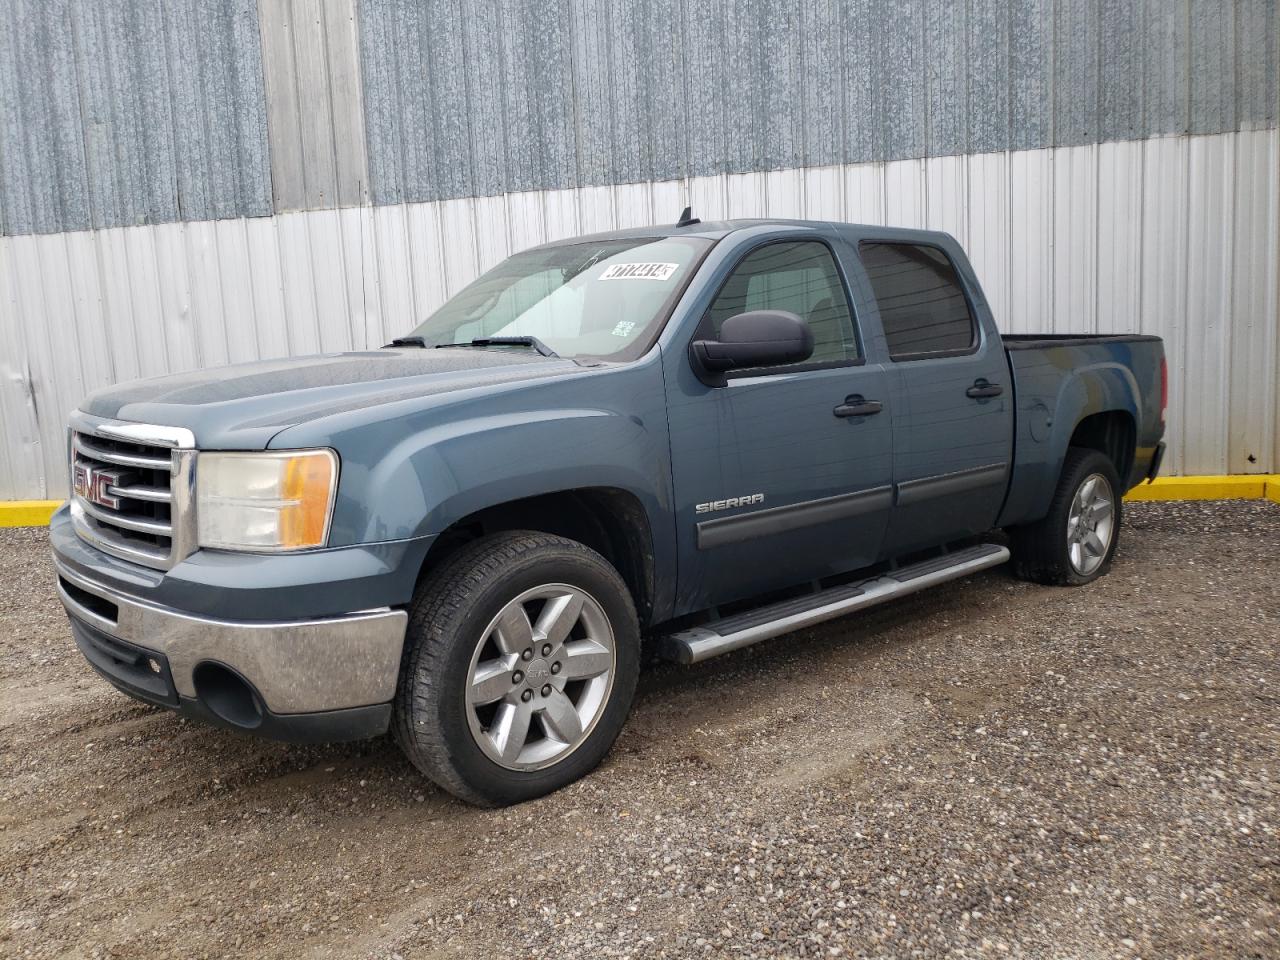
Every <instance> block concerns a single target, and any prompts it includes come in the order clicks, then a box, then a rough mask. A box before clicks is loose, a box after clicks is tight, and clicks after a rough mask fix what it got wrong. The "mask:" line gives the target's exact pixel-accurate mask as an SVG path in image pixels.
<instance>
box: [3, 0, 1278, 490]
mask: <svg viewBox="0 0 1280 960" xmlns="http://www.w3.org/2000/svg"><path fill="white" fill-rule="evenodd" d="M1278 63H1280V21H1278V18H1277V0H1234V2H1233V0H1127V2H1126V0H966V2H964V3H959V2H950V0H904V2H902V3H881V2H876V0H847V2H841V0H704V2H700V3H692V2H689V0H653V2H651V3H642V4H618V3H613V2H606V0H485V2H479V3H464V2H462V0H427V2H423V3H418V2H412V0H226V2H214V0H48V2H36V0H0V425H2V426H3V431H4V433H3V443H0V499H8V498H25V497H41V496H45V495H46V494H47V495H49V496H59V495H60V494H61V492H62V490H63V489H64V487H65V466H64V464H63V451H62V424H63V422H64V420H65V417H66V414H67V412H68V411H69V410H70V409H71V407H72V406H73V405H74V404H75V403H76V402H78V401H79V399H80V398H81V397H82V396H83V395H84V394H85V393H86V392H88V391H90V390H93V389H96V388H98V387H100V386H103V385H106V384H109V383H113V382H118V381H121V380H127V379H131V378H134V377H139V376H150V375H155V374H160V373H165V372H168V371H173V370H182V369H189V368H192V367H196V366H208V365H213V364H218V363H223V362H227V361H236V360H242V359H251V358H256V357H265V356H280V355H285V354H290V353H292V354H298V353H304V352H308V351H315V350H326V351H328V350H341V349H347V348H349V347H353V346H354V347H364V346H373V345H377V344H379V343H382V342H384V341H385V340H386V339H387V338H388V337H389V336H391V335H394V334H395V333H398V332H401V331H403V330H405V329H407V328H408V327H410V326H411V325H412V324H413V322H414V320H415V319H416V318H420V317H421V316H422V315H423V314H424V313H425V312H427V311H428V310H430V309H431V308H432V307H433V306H435V305H436V304H438V303H439V302H440V300H441V299H442V298H443V297H444V296H446V295H447V294H448V293H450V292H452V291H454V290H456V289H458V288H459V287H460V286H461V285H463V284H464V283H465V282H467V281H468V280H470V279H471V278H472V277H473V276H474V275H475V274H476V273H477V272H478V271H479V270H480V269H482V268H484V267H486V266H488V265H490V264H491V263H493V262H494V261H495V260H497V259H499V258H500V257H502V256H503V255H505V254H506V253H508V252H511V251H514V250H517V249H520V248H522V247H524V246H527V245H529V244H531V243H536V242H538V241H540V240H543V239H546V238H550V237H559V236H565V235H569V234H573V233H578V232H585V231H590V230H597V229H605V228H608V227H611V226H615V225H634V224H642V223H647V222H666V221H670V220H671V219H672V218H673V217H674V216H675V213H676V212H677V211H678V210H679V209H680V207H681V206H683V205H684V204H685V203H686V202H692V203H693V205H694V207H695V209H696V211H697V212H698V213H699V214H700V215H702V216H703V217H714V216H765V215H772V216H802V217H803V216H807V217H830V218H837V219H845V220H865V221H871V222H877V223H885V222H887V223H892V224H898V225H905V226H913V225H923V226H930V227H940V228H943V229H947V230H950V231H952V232H953V233H955V234H956V235H957V236H958V237H959V238H960V240H961V241H962V242H963V243H965V244H966V246H967V247H968V248H969V249H970V251H971V252H972V255H973V258H974V260H975V263H976V264H977V267H978V270H979V273H980V275H981V276H982V277H983V279H984V281H985V283H986V285H987V287H988V291H989V294H990V296H991V300H992V302H993V305H994V306H995V308H996V311H997V314H998V316H999V318H1000V320H1001V321H1002V323H1003V324H1004V325H1005V327H1006V328H1007V329H1009V330H1012V331H1036V330H1055V331H1073V330H1080V331H1096V330H1115V331H1129V330H1140V331H1143V332H1153V333H1159V334H1161V335H1163V336H1165V337H1166V338H1167V339H1168V343H1169V350H1170V358H1171V366H1172V370H1173V375H1174V400H1173V408H1172V410H1171V431H1172V439H1173V442H1174V443H1173V449H1172V454H1171V458H1170V461H1169V466H1170V467H1171V468H1172V469H1174V470H1179V471H1181V472H1222V471H1227V470H1230V471H1248V472H1252V471H1260V472H1261V471H1277V470H1280V440H1278V439H1277V436H1276V433H1277V423H1278V422H1280V410H1278V409H1277V405H1278V404H1280V391H1278V390H1277V387H1276V380H1277V373H1278V371H1280V359H1278V358H1277V351H1278V350H1280V346H1278V341H1280V311H1278V308H1277V302H1278V300H1280V295H1278V294H1277V283H1278V281H1277V270H1278V269H1280V268H1278V266H1277V261H1278V260H1280V239H1278V234H1280V225H1278V224H1277V220H1278V218H1280V196H1278V194H1280V145H1278V143H1277V137H1278V136H1280V135H1278V134H1277V132H1276V127H1277V118H1278V116H1280V74H1278V69H1277V64H1278ZM295 211H296V212H295Z"/></svg>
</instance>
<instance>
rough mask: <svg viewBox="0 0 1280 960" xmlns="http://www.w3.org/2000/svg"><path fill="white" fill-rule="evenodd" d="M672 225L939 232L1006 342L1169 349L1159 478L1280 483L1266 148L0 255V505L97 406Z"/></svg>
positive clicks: (744, 180)
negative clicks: (1148, 338) (1227, 475)
mask: <svg viewBox="0 0 1280 960" xmlns="http://www.w3.org/2000/svg"><path fill="white" fill-rule="evenodd" d="M686 203H691V204H692V205H693V208H694V210H695V212H696V213H697V215H698V216H700V217H702V218H703V219H706V220H710V219H715V218H720V217H763V216H779V217H805V218H820V219H833V220H845V221H852V222H871V223H889V224H893V225H898V226H924V227H929V228H934V229H943V230H947V231H950V232H951V233H953V234H954V235H955V236H956V237H957V238H958V239H959V240H960V241H961V243H963V244H964V245H965V247H966V249H968V251H969V253H970V256H971V257H972V259H973V261H974V264H975V266H976V268H977V271H978V274H979V276H980V277H981V278H982V281H983V284H984V286H985V287H986V290H987V294H988V297H989V298H990V300H991V304H992V307H993V309H994V310H995V313H996V317H997V320H998V321H999V322H1000V323H1001V325H1002V327H1003V328H1004V329H1005V330H1007V331H1009V332H1016V333H1028V332H1073V331H1074V332H1116V333H1122V332H1141V333H1154V334H1159V335H1160V336H1163V337H1164V338H1165V340H1166V346H1167V350H1168V356H1169V367H1170V376H1171V380H1172V391H1171V392H1172V396H1171V400H1170V408H1171V409H1170V439H1171V441H1172V443H1171V449H1170V456H1169V459H1168V460H1167V461H1166V470H1167V472H1170V473H1174V472H1176V473H1193V474H1194V473H1223V472H1232V473H1245V472H1280V438H1278V436H1277V434H1278V432H1280V431H1278V424H1280V390H1278V389H1277V383H1276V381H1277V372H1278V370H1280V306H1278V304H1280V131H1277V130H1274V129H1273V130H1266V131H1253V132H1241V133H1229V134H1218V135H1211V136H1202V137H1168V138H1159V139H1152V140H1143V141H1128V142H1120V143H1105V144H1096V145H1088V146H1077V147H1059V148H1055V149H1045V150H1028V151H1016V152H1004V153H992V154H981V155H973V156H963V157H942V158H929V159H922V160H903V161H895V162H891V163H868V164H857V165H846V166H835V167H814V168H808V169H797V170H784V171H775V172H769V173H751V174H735V175H724V176H715V177H700V178H694V179H691V180H681V181H667V182H662V183H646V184H630V185H624V186H612V187H585V188H580V189H573V190H554V191H542V192H533V193H519V194H508V195H506V196H499V197H489V198H479V199H461V200H446V201H440V202H434V203H417V204H400V205H390V206H379V207H369V206H365V207H354V208H348V209H340V210H315V211H307V212H299V213H286V214H279V215H277V216H274V217H264V218H256V219H233V220H219V221H206V222H188V223H170V224H160V225H154V226H143V227H126V228H116V229H106V230H96V231H83V232H74V233H59V234H50V235H41V236H18V237H0V423H2V424H3V431H4V432H3V443H0V500H6V499H28V498H31V499H34V498H44V497H49V498H59V497H61V496H62V495H63V491H64V489H65V487H66V469H65V465H64V463H63V456H64V439H63V423H64V422H65V419H66V416H67V413H68V412H69V411H70V410H71V409H72V408H73V407H74V406H75V404H76V403H77V402H78V401H79V400H80V398H81V397H82V396H84V395H85V394H86V393H88V392H90V391H92V390H96V389H98V388H100V387H103V386H106V385H108V384H112V383H116V382H119V381H123V380H129V379H133V378H136V377H146V376H155V375H157V374H163V373H167V372H172V371H179V370H186V369H191V368H193V367H202V366H212V365H216V364H221V363H227V362H235V361H241V360H251V359H255V358H260V357H274V356H282V355H289V354H295V355H297V354H304V353H312V352H317V351H323V352H328V351H337V350H348V349H353V348H354V349H362V348H366V347H376V346H378V345H380V344H381V343H384V342H385V341H386V340H388V339H389V338H390V337H392V336H394V335H396V334H398V333H403V332H405V331H406V330H408V329H409V328H410V327H412V326H413V325H414V323H415V321H416V320H418V319H420V318H422V317H423V316H424V315H425V314H426V313H427V312H429V311H430V310H431V309H432V308H434V307H435V306H436V305H437V304H439V303H440V302H441V301H442V300H443V299H444V298H445V297H446V296H448V295H449V294H451V293H453V292H455V291H457V290H458V289H459V288H460V287H461V286H463V285H464V284H466V283H467V282H469V281H470V280H471V279H472V278H473V277H474V276H475V275H476V274H477V273H478V272H479V271H480V270H483V269H485V268H487V267H489V266H491V265H492V264H493V263H495V262H497V261H498V260H500V259H501V258H502V257H504V256H506V255H507V254H509V253H512V252H515V251H516V250H520V249H522V248H524V247H527V246H530V245H532V244H535V243H538V242H541V241H544V240H548V239H553V238H557V237H563V236H571V235H574V234H578V233H587V232H592V231H596V230H605V229H610V228H612V227H618V226H632V225H640V224H646V223H668V222H671V221H672V220H673V219H674V218H675V216H676V214H677V213H678V212H679V211H680V209H681V207H683V206H684V205H685V204H686Z"/></svg>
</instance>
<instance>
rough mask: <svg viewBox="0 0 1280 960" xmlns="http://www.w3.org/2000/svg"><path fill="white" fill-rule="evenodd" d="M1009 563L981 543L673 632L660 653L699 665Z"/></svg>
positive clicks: (994, 547)
mask: <svg viewBox="0 0 1280 960" xmlns="http://www.w3.org/2000/svg"><path fill="white" fill-rule="evenodd" d="M1008 559H1009V551H1008V550H1007V549H1006V548H1005V547H1002V546H999V545H998V544H994V543H980V544H978V545H977V546H974V547H965V548H964V549H963V550H956V551H954V552H952V553H947V554H943V555H942V556H940V557H935V558H934V559H932V560H924V561H921V562H920V563H913V564H912V565H911V566H908V567H899V568H898V569H897V570H891V571H889V572H887V573H883V574H881V575H880V576H878V577H873V578H872V579H870V580H863V581H862V582H861V583H853V584H849V585H847V586H842V587H831V588H830V589H828V590H823V591H820V592H819V593H814V594H810V595H808V596H805V597H800V598H798V599H795V600H783V601H781V602H780V603H773V604H770V605H769V606H767V607H760V608H758V609H756V610H748V611H747V612H746V613H740V614H737V615H735V616H732V617H726V618H725V619H723V620H715V621H713V622H711V623H709V624H704V625H703V626H700V627H691V628H690V629H688V630H681V631H680V632H679V633H673V634H671V635H670V636H669V637H667V638H666V640H665V641H664V643H663V645H662V646H663V654H664V655H665V656H666V657H667V658H668V659H670V660H678V661H679V662H680V663H698V662H699V661H702V660H706V659H707V658H709V657H715V656H719V655H720V654H722V653H728V652H729V651H731V650H740V649H742V648H743V647H749V646H751V645H752V644H753V643H759V642H760V641H761V640H768V639H770V638H771V637H777V636H781V635H782V634H784V633H790V632H791V631H792V630H799V629H801V628H802V627H810V626H813V625H814V624H815V623H822V622H823V621H824V620H834V619H835V618H836V617H843V616H844V615H845V614H847V613H852V612H853V611H855V610H862V609H864V608H865V607H874V606H875V605H876V604H879V603H884V602H885V601H887V600H894V599H897V598H898V597H905V596H906V595H907V594H910V593H916V592H918V591H920V590H927V589H928V588H929V587H932V586H935V585H937V584H939V583H945V582H946V581H948V580H958V579H959V578H960V577H967V576H968V575H969V574H971V573H977V572H978V571H979V570H986V569H987V568H988V567H996V566H999V565H1000V564H1002V563H1004V562H1005V561H1006V560H1008Z"/></svg>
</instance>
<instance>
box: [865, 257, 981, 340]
mask: <svg viewBox="0 0 1280 960" xmlns="http://www.w3.org/2000/svg"><path fill="white" fill-rule="evenodd" d="M858 252H859V254H860V255H861V257H862V265H863V267H864V268H865V269H866V271H867V276H868V277H870V279H871V289H872V292H873V293H874V294H875V298H876V304H877V305H878V306H879V308H880V321H881V323H883V324H884V335H885V339H886V340H887V341H888V343H889V355H890V356H891V357H892V358H893V359H894V360H910V359H911V358H912V356H914V355H918V354H934V353H965V352H967V351H968V350H969V349H970V348H971V347H972V346H973V344H974V331H975V329H976V327H975V325H974V322H973V315H972V314H971V313H970V312H969V303H968V301H967V300H966V299H965V296H964V289H963V288H962V287H961V286H960V278H959V277H957V276H956V270H955V267H953V266H952V265H951V261H950V259H948V257H947V255H946V254H945V253H943V252H942V251H941V250H939V249H938V248H937V247H925V246H918V245H916V244H911V243H863V244H860V245H859V247H858Z"/></svg>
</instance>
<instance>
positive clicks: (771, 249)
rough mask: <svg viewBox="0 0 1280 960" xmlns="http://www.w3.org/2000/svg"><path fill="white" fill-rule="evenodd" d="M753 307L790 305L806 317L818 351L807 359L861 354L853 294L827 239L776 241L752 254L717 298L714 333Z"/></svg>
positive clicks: (712, 315)
mask: <svg viewBox="0 0 1280 960" xmlns="http://www.w3.org/2000/svg"><path fill="white" fill-rule="evenodd" d="M748 310H785V311H787V312H788V313H794V314H795V315H796V316H798V317H799V318H800V319H801V320H803V321H805V322H806V323H807V324H808V325H809V329H810V330H812V331H813V355H812V356H811V357H810V358H809V359H808V360H806V361H804V364H803V365H810V364H816V363H839V362H842V361H850V360H857V359H858V341H857V337H855V336H854V332H853V314H852V312H851V311H850V309H849V298H848V297H846V296H845V292H844V284H843V283H841V281H840V273H839V271H838V270H837V269H836V263H835V259H834V258H833V257H832V255H831V251H830V249H828V247H827V245H826V244H825V243H818V242H816V241H813V240H804V241H796V242H784V243H770V244H766V245H765V246H763V247H759V248H757V249H755V250H753V251H752V252H751V253H749V254H747V255H746V256H745V257H744V258H743V259H742V262H741V263H739V264H738V266H737V267H735V268H734V271H733V273H732V274H731V275H730V276H729V279H728V280H726V281H725V284H724V286H723V287H722V288H721V290H720V293H719V294H718V295H717V296H716V299H715V302H714V303H712V304H711V309H710V311H708V314H707V320H708V321H709V323H710V326H711V331H710V332H711V335H712V336H718V335H719V333H720V327H721V326H722V325H723V324H724V322H725V321H726V320H728V319H729V318H730V317H732V316H734V315H735V314H739V313H746V312H747V311H748Z"/></svg>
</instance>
